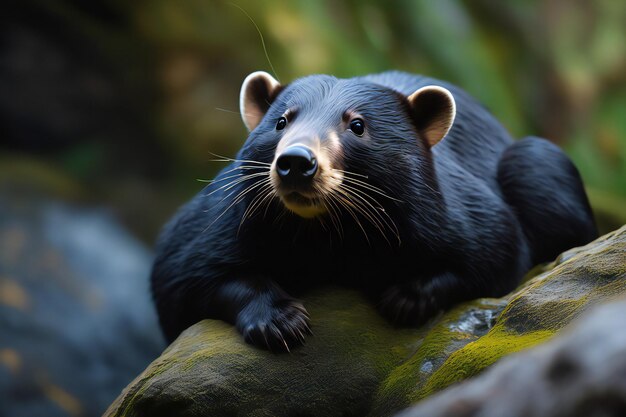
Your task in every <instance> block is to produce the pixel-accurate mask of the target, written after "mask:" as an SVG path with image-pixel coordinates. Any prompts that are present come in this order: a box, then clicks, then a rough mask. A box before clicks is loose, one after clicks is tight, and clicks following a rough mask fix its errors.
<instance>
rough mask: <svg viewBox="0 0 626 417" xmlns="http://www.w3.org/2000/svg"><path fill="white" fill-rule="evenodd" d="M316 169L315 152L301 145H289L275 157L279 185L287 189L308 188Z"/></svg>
mask: <svg viewBox="0 0 626 417" xmlns="http://www.w3.org/2000/svg"><path fill="white" fill-rule="evenodd" d="M317 169H318V164H317V158H316V157H315V154H313V152H312V151H311V150H310V149H309V148H307V147H306V146H302V145H293V146H289V147H288V148H286V149H285V150H284V151H283V152H282V153H281V154H280V155H279V156H278V158H277V159H276V173H277V174H278V177H279V178H280V181H281V186H283V187H285V188H287V189H293V190H302V189H306V188H308V187H309V186H310V185H311V182H312V180H313V177H314V176H315V173H316V172H317Z"/></svg>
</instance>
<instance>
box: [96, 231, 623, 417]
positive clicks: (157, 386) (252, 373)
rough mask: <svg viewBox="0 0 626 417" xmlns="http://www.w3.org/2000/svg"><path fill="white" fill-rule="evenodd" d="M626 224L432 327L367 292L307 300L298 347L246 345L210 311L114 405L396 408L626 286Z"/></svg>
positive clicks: (284, 412)
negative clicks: (401, 325)
mask: <svg viewBox="0 0 626 417" xmlns="http://www.w3.org/2000/svg"><path fill="white" fill-rule="evenodd" d="M625 253H626V227H622V228H621V229H620V230H617V231H615V232H613V233H610V234H608V235H606V236H604V237H602V238H600V239H598V240H596V241H595V242H592V243H590V244H589V245H587V246H585V247H582V248H576V249H572V250H570V251H568V252H565V253H564V254H562V255H561V256H559V258H558V259H557V260H556V261H555V262H554V263H553V264H551V265H548V266H547V267H545V268H543V269H544V270H545V272H543V273H541V274H540V275H537V276H535V277H534V278H531V279H529V280H527V281H526V282H525V283H524V284H522V286H521V287H520V289H519V290H518V291H517V292H516V293H514V294H511V295H510V296H508V297H505V298H502V299H497V300H496V299H480V300H476V301H473V302H470V303H465V304H463V305H460V306H458V307H457V308H455V309H453V310H451V311H449V312H447V313H446V314H444V315H443V316H441V317H439V318H438V319H437V320H435V321H434V322H433V323H432V324H431V325H430V326H429V327H424V328H421V329H394V328H392V327H391V326H390V325H388V324H387V323H386V322H385V321H384V320H383V319H382V318H381V317H380V316H379V315H378V314H377V312H376V311H375V309H374V308H373V307H372V306H371V305H369V304H368V303H367V302H366V301H365V300H364V299H363V298H362V297H360V296H359V295H358V294H357V293H354V292H350V291H346V290H339V289H325V290H323V291H320V292H318V293H316V294H312V295H311V296H310V297H309V298H307V299H306V300H305V302H306V305H307V308H308V309H309V311H310V313H311V316H312V320H313V329H314V333H315V334H314V336H312V337H309V338H308V340H307V345H306V346H304V347H302V348H299V349H296V350H294V351H293V352H292V353H291V354H283V355H277V354H271V353H268V352H265V351H262V350H258V349H256V348H253V347H251V346H248V345H246V344H245V343H244V342H243V340H242V339H241V337H240V336H239V334H237V332H236V331H235V329H234V328H233V327H231V326H229V325H226V324H224V323H222V322H219V321H214V320H205V321H203V322H200V323H198V324H196V325H194V326H192V327H191V328H189V329H188V330H187V331H185V332H184V333H183V334H182V335H181V336H180V337H179V338H178V339H177V340H176V341H175V342H174V343H173V344H172V345H171V346H170V347H169V348H168V349H167V350H166V351H165V352H164V353H163V355H162V356H161V357H160V358H159V359H157V360H156V361H154V362H153V363H152V364H151V365H150V366H149V367H148V368H147V369H146V370H145V371H144V372H143V373H142V374H141V375H139V376H138V377H137V378H136V379H135V381H134V382H132V383H131V384H130V385H129V386H128V387H127V388H126V390H125V391H124V392H123V393H122V395H121V396H120V397H119V398H118V399H117V400H116V401H115V403H114V404H112V405H111V407H110V408H109V410H108V411H107V413H106V415H107V416H162V415H163V416H165V415H168V416H170V415H177V416H213V415H214V416H240V415H241V416H344V417H345V416H364V415H371V416H386V415H391V414H393V413H394V412H396V411H398V410H401V409H403V408H405V407H407V406H409V405H410V404H412V403H415V402H417V401H419V400H421V399H423V398H425V397H427V396H429V395H431V394H432V393H434V392H437V391H439V390H441V389H443V388H445V387H447V386H448V385H450V384H452V383H455V382H458V381H461V380H463V379H465V378H469V377H472V376H474V375H476V374H478V373H479V372H481V371H482V370H484V369H485V368H487V367H488V366H490V365H491V364H493V363H494V362H496V361H497V360H498V359H500V358H501V357H503V356H505V355H508V354H510V353H513V352H517V351H520V350H523V349H526V348H529V347H531V346H535V345H537V344H539V343H541V342H544V341H546V340H548V339H550V338H552V337H553V336H554V335H555V334H556V333H558V331H559V330H560V329H561V328H563V327H564V326H565V325H567V324H568V323H569V322H570V321H571V320H572V319H574V318H575V317H577V316H578V315H580V314H581V313H583V312H584V311H585V310H586V309H587V308H589V307H590V306H592V305H594V304H597V303H601V302H604V301H606V300H609V299H612V298H614V297H616V296H619V295H624V294H626V279H624V278H625V277H626V261H625V257H624V254H625Z"/></svg>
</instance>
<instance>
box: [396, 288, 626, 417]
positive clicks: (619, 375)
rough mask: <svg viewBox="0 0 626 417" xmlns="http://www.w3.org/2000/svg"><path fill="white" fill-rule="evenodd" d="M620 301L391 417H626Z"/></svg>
mask: <svg viewBox="0 0 626 417" xmlns="http://www.w3.org/2000/svg"><path fill="white" fill-rule="evenodd" d="M624 317H626V299H622V300H621V301H619V302H614V303H610V304H607V305H603V306H600V307H597V309H594V311H592V312H590V313H589V314H588V315H585V317H583V318H581V320H580V321H577V322H576V323H575V325H572V327H571V328H568V329H567V330H566V331H564V332H563V334H562V335H560V336H559V337H557V338H555V339H554V340H552V341H550V342H548V343H546V344H545V345H543V346H538V347H537V348H535V349H532V350H530V351H528V352H523V353H520V354H517V355H512V356H510V357H507V358H504V359H503V360H502V361H500V362H498V363H497V364H496V365H494V366H493V367H492V368H490V369H489V370H488V371H486V372H485V373H484V374H482V375H480V376H478V377H476V378H475V379H472V380H469V381H466V382H464V383H462V384H460V385H458V386H454V387H450V388H448V389H446V390H444V391H443V392H442V393H440V394H437V395H434V396H433V397H431V398H429V399H427V400H425V401H424V402H423V403H420V404H419V405H417V406H414V407H412V408H411V409H409V410H407V411H405V412H403V413H401V414H398V415H397V417H423V416H428V417H470V416H472V417H474V416H481V417H500V416H507V417H560V416H562V417H588V416H603V417H609V416H615V417H621V416H624V415H626V321H624Z"/></svg>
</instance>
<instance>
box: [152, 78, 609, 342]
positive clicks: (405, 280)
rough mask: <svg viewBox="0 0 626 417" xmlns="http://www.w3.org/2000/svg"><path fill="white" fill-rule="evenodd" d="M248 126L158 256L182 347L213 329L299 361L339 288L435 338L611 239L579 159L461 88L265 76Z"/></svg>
mask: <svg viewBox="0 0 626 417" xmlns="http://www.w3.org/2000/svg"><path fill="white" fill-rule="evenodd" d="M240 110H241V115H242V118H243V122H244V124H245V126H246V127H247V129H248V130H249V132H250V134H249V136H248V139H247V140H246V142H245V143H244V144H243V147H242V148H241V150H240V151H239V153H238V154H237V156H236V158H234V159H233V160H232V163H231V164H230V165H228V166H227V167H226V168H224V169H223V170H222V171H221V172H220V173H219V174H218V175H217V177H216V178H215V180H214V181H213V182H212V183H210V184H209V185H208V186H207V187H206V188H204V189H203V190H202V191H200V193H199V194H198V195H197V196H196V197H195V198H193V199H192V200H191V201H190V202H188V203H187V204H185V205H184V206H183V207H182V208H181V209H179V211H178V212H177V213H176V215H175V216H174V217H173V218H172V219H171V220H170V221H169V223H168V224H167V225H166V226H165V227H164V230H163V231H162V234H161V236H160V238H159V240H158V243H157V249H156V251H157V254H156V260H155V262H154V266H153V270H152V278H151V279H152V281H151V282H152V292H153V296H154V300H155V303H156V306H157V310H158V314H159V319H160V324H161V327H162V329H163V331H164V333H165V336H166V338H167V339H168V340H169V341H172V340H174V339H175V338H176V337H177V336H178V335H179V334H180V333H181V332H182V331H183V330H185V329H186V328H187V327H189V326H190V325H192V324H194V323H196V322H198V321H200V320H202V319H205V318H212V319H220V320H224V321H226V322H228V323H231V324H233V325H235V326H236V328H237V330H238V331H239V332H240V333H241V334H242V335H243V337H244V339H245V341H246V342H248V343H251V344H253V345H255V346H258V347H261V348H265V349H270V350H272V351H289V350H290V349H292V348H293V347H295V346H298V345H300V344H302V343H304V342H305V340H306V339H307V338H308V337H314V336H311V335H310V317H309V315H308V313H307V310H306V305H304V304H303V303H302V302H301V301H298V300H299V299H300V298H301V297H303V296H304V295H305V294H306V293H307V292H309V291H311V290H312V289H316V288H319V287H322V286H329V285H334V286H343V287H349V288H355V289H358V290H360V291H362V292H363V294H364V295H365V296H366V297H368V298H369V299H370V300H371V302H372V303H373V304H374V305H375V306H376V307H377V308H378V309H379V311H380V313H381V314H382V315H383V316H385V317H386V318H387V319H388V320H389V321H390V322H391V323H394V324H396V325H399V326H420V325H422V324H424V323H425V322H427V321H428V320H430V319H432V318H433V317H434V316H435V315H437V313H438V312H440V311H445V310H446V309H449V308H450V307H452V306H454V305H455V304H457V303H459V302H462V301H466V300H471V299H474V298H478V297H499V296H502V295H504V294H506V293H508V292H510V291H511V290H513V289H514V288H515V287H516V285H517V284H518V283H519V281H520V279H521V277H522V276H523V275H524V273H525V272H526V271H528V269H529V268H530V267H532V266H533V265H535V264H537V263H540V262H545V261H548V260H551V259H553V258H554V257H555V256H556V255H558V254H559V253H560V252H562V251H563V250H566V249H568V248H570V247H573V246H578V245H583V244H586V243H587V242H589V241H590V240H592V239H594V238H595V237H596V235H597V232H596V227H595V225H594V221H593V217H592V213H591V209H590V207H589V203H588V200H587V196H586V194H585V191H584V188H583V185H582V182H581V179H580V176H579V174H578V171H577V170H576V168H575V167H574V165H573V164H572V162H571V161H570V160H569V159H568V158H567V157H566V156H565V154H564V153H563V152H561V150H560V149H559V148H558V147H557V146H555V145H553V144H552V143H550V142H548V141H546V140H544V139H541V138H537V137H527V138H524V139H521V140H518V141H514V140H513V139H512V138H511V137H510V136H509V134H508V133H507V131H506V130H505V129H504V127H503V126H502V125H501V124H500V123H499V122H498V121H497V120H496V119H495V118H494V117H493V116H492V115H491V114H490V113H489V112H488V111H487V110H486V109H485V108H484V107H482V106H481V105H480V104H478V103H477V102H476V101H475V100H474V99H472V98H471V97H470V96H469V95H468V94H467V93H465V92H464V91H463V90H461V89H460V88H458V87H455V86H453V85H450V84H447V83H444V82H441V81H438V80H435V79H432V78H427V77H423V76H418V75H411V74H407V73H402V72H385V73H381V74H375V75H368V76H363V77H355V78H349V79H339V78H335V77H332V76H328V75H312V76H308V77H304V78H301V79H298V80H295V81H293V82H292V83H291V84H289V85H281V84H280V83H279V82H278V81H277V80H275V79H274V78H273V77H272V76H271V75H269V74H267V73H265V72H254V73H252V74H250V75H249V76H248V77H247V78H246V79H245V81H244V82H243V86H242V88H241V95H240ZM313 322H315V318H313Z"/></svg>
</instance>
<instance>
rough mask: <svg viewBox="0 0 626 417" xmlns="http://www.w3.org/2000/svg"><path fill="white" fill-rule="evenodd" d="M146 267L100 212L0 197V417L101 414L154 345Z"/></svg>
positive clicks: (141, 251)
mask: <svg viewBox="0 0 626 417" xmlns="http://www.w3.org/2000/svg"><path fill="white" fill-rule="evenodd" d="M150 263H151V255H150V253H149V252H148V251H147V250H146V249H145V248H144V247H143V246H142V245H141V244H139V243H138V242H137V241H136V240H135V239H133V238H132V237H131V236H129V235H128V233H127V232H125V230H124V229H123V228H122V227H121V226H120V225H119V224H117V222H116V221H115V220H114V219H113V218H112V216H110V215H109V214H107V213H106V212H105V211H103V210H93V209H84V208H77V207H69V206H67V205H64V204H57V203H53V202H51V201H50V200H47V199H36V198H26V197H24V196H21V197H16V195H15V194H13V195H10V194H9V195H8V194H6V193H0V404H1V406H0V415H2V416H11V417H22V416H23V417H33V416H51V417H54V416H99V415H101V414H102V412H103V411H104V410H105V408H106V407H107V405H108V404H110V402H111V401H112V400H113V399H114V398H115V396H116V395H118V394H119V392H120V391H121V389H122V388H123V387H124V386H125V385H126V384H128V382H129V381H130V380H131V379H132V378H133V377H134V376H135V375H136V374H137V373H138V372H140V371H141V369H143V368H144V367H145V366H146V365H147V364H148V363H149V362H150V361H151V360H152V359H154V358H155V357H156V356H158V354H159V352H160V351H161V349H162V347H163V341H162V339H161V335H160V331H159V329H158V326H157V323H156V314H155V312H154V309H153V306H152V303H151V300H150V298H149V291H148V281H147V278H148V273H149V268H150Z"/></svg>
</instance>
